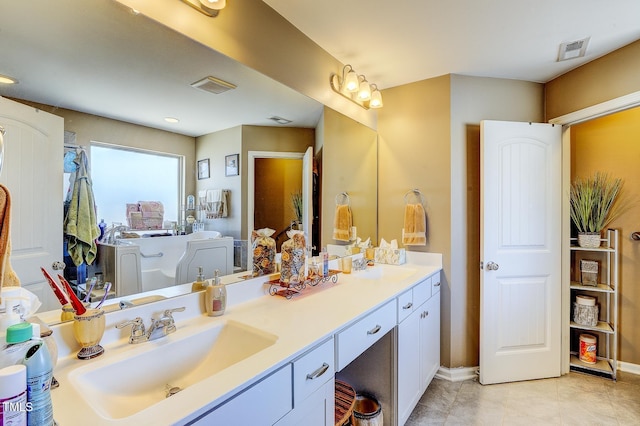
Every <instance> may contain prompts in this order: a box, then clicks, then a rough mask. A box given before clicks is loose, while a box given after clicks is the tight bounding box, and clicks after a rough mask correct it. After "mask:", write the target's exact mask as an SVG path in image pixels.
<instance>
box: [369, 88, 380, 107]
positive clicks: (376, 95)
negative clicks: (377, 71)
mask: <svg viewBox="0 0 640 426" xmlns="http://www.w3.org/2000/svg"><path fill="white" fill-rule="evenodd" d="M382 105H383V104H382V93H380V91H379V90H378V89H377V88H376V89H375V90H374V91H373V92H371V100H370V101H369V107H370V108H382Z"/></svg>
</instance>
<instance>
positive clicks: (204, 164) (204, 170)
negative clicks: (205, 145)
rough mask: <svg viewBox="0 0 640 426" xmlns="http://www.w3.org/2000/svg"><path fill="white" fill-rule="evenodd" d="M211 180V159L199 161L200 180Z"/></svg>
mask: <svg viewBox="0 0 640 426" xmlns="http://www.w3.org/2000/svg"><path fill="white" fill-rule="evenodd" d="M208 178H209V159H208V158H205V159H204V160H198V179H208Z"/></svg>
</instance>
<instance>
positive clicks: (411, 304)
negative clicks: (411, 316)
mask: <svg viewBox="0 0 640 426" xmlns="http://www.w3.org/2000/svg"><path fill="white" fill-rule="evenodd" d="M412 306H413V302H409V303H407V304H406V305H404V306H403V307H402V309H411V307H412Z"/></svg>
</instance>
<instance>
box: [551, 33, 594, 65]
mask: <svg viewBox="0 0 640 426" xmlns="http://www.w3.org/2000/svg"><path fill="white" fill-rule="evenodd" d="M589 38H590V37H587V38H583V39H582V40H575V41H568V42H566V43H562V44H561V45H560V50H559V51H558V62H560V61H566V60H569V59H575V58H582V57H583V56H584V54H585V53H586V51H587V45H588V44H589Z"/></svg>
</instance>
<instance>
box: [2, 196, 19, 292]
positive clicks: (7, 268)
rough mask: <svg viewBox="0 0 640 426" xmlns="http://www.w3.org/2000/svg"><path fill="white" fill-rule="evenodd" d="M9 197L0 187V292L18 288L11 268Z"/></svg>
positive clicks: (16, 278)
mask: <svg viewBox="0 0 640 426" xmlns="http://www.w3.org/2000/svg"><path fill="white" fill-rule="evenodd" d="M10 222H11V195H10V194H9V190H8V189H7V187H6V186H4V185H0V290H2V287H11V286H20V279H19V278H18V276H17V275H16V273H15V272H14V270H13V268H12V267H11V261H10V260H9V257H10V256H11V239H10V238H9V224H10Z"/></svg>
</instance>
